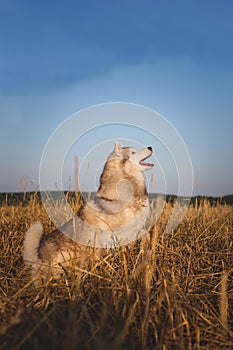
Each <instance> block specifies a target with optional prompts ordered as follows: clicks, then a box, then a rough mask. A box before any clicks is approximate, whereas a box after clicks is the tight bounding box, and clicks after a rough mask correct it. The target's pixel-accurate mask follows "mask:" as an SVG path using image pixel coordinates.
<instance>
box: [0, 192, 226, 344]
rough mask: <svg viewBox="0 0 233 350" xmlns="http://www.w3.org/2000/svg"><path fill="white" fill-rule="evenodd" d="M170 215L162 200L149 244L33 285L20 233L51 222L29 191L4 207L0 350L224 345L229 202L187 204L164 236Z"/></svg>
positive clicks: (49, 225) (108, 254)
mask: <svg viewBox="0 0 233 350" xmlns="http://www.w3.org/2000/svg"><path fill="white" fill-rule="evenodd" d="M72 206H73V207H75V208H76V209H77V207H78V205H77V203H76V202H75V200H73V202H72ZM170 212H171V204H169V203H168V204H166V206H165V208H164V211H163V213H162V215H161V217H160V218H159V220H158V221H157V223H156V225H155V226H154V227H152V228H151V232H150V235H151V240H150V242H147V241H146V240H145V241H143V242H140V241H138V242H135V244H134V245H133V247H131V248H120V249H119V250H117V251H114V252H110V251H108V252H106V254H104V255H103V256H102V257H101V258H100V259H99V260H96V259H93V260H92V259H90V264H89V266H88V268H86V267H85V268H82V267H80V266H73V267H72V268H71V269H70V271H67V273H65V274H64V276H63V277H62V279H60V280H53V279H49V278H48V280H46V281H45V280H43V281H41V283H40V285H39V287H38V288H35V285H34V283H33V282H34V281H32V280H31V278H30V269H29V268H28V267H25V265H24V263H23V260H22V244H23V239H24V235H25V232H26V230H27V229H28V228H29V227H30V225H31V224H32V223H33V222H35V221H38V220H40V221H41V222H42V223H43V225H44V229H45V232H49V231H51V230H52V229H53V228H54V227H53V224H52V223H51V222H50V220H49V218H48V216H47V214H46V212H45V210H44V208H43V206H42V205H41V204H40V203H39V201H38V197H37V196H36V195H35V196H33V195H32V196H31V199H30V200H29V201H28V202H27V203H26V204H25V203H23V202H22V203H20V204H19V205H17V206H13V205H12V206H11V205H7V204H3V205H2V207H1V240H0V244H1V250H0V254H1V257H0V266H1V290H0V314H1V324H0V332H1V338H2V339H1V342H0V348H1V349H164V350H165V349H220V348H222V349H231V348H232V347H233V332H232V330H233V288H232V272H233V247H232V241H233V225H232V221H233V214H232V206H230V205H224V204H222V205H220V204H215V205H210V203H209V202H208V201H203V202H202V203H201V204H200V205H194V206H190V208H189V209H188V211H187V212H186V215H185V217H184V219H183V221H182V222H181V223H180V225H179V226H178V227H177V229H176V230H175V231H174V232H173V233H172V234H170V235H168V234H166V230H165V227H166V222H167V219H168V217H169V215H170ZM38 279H39V277H38Z"/></svg>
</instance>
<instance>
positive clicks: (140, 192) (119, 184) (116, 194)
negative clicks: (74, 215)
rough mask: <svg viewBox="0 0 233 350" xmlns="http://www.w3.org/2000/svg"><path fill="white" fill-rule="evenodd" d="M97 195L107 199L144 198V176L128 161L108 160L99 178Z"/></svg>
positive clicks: (145, 191) (145, 192)
mask: <svg viewBox="0 0 233 350" xmlns="http://www.w3.org/2000/svg"><path fill="white" fill-rule="evenodd" d="M122 163H124V164H122ZM123 165H124V166H123ZM97 195H98V197H101V198H103V199H105V200H107V201H116V200H122V201H125V200H127V201H128V200H129V199H130V198H134V199H136V198H140V199H143V198H146V197H147V190H146V185H145V179H144V176H143V174H142V173H141V172H140V171H138V170H137V169H135V168H133V167H132V166H131V164H130V163H127V162H122V161H120V162H116V161H112V162H111V161H108V162H107V163H106V165H105V167H104V170H103V173H102V175H101V178H100V187H99V189H98V192H97Z"/></svg>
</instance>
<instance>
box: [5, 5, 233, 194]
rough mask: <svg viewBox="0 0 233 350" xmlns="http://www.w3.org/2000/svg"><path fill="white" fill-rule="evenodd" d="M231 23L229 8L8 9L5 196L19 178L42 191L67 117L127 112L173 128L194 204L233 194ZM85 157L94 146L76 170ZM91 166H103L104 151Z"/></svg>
mask: <svg viewBox="0 0 233 350" xmlns="http://www.w3.org/2000/svg"><path fill="white" fill-rule="evenodd" d="M232 16H233V3H232V1H231V0H229V1H228V0H224V1H219V0H206V1H203V0H202V1H198V0H195V1H194V0H193V1H192V0H190V1H187V0H186V1H179V0H177V1H168V0H158V1H145V2H142V1H135V0H134V1H117V2H113V1H85V2H84V1H83V2H81V1H56V2H55V1H54V2H48V1H43V0H41V1H40V2H32V1H24V0H21V1H16V0H15V1H11V0H1V1H0V117H1V129H0V130H1V133H0V147H1V153H0V157H1V158H0V162H1V178H0V191H15V190H16V189H17V184H18V181H19V179H20V177H21V176H24V181H26V179H27V178H30V179H33V180H36V181H38V171H39V163H40V159H41V155H42V151H43V149H44V146H45V144H46V142H47V140H48V138H49V136H50V135H51V133H52V132H53V131H54V129H55V128H56V127H57V126H58V125H59V124H60V123H62V122H63V121H64V120H65V119H66V118H67V117H69V116H70V115H71V114H74V113H76V112H77V111H79V110H80V109H82V108H86V107H89V106H91V105H94V104H100V103H104V102H111V101H125V102H131V103H136V104H141V105H144V106H147V107H149V108H152V109H154V110H156V111H158V112H159V113H160V114H162V115H163V116H164V117H165V118H167V120H168V121H170V123H172V124H173V125H174V127H175V128H176V130H177V131H178V132H179V133H180V135H181V136H182V138H183V139H184V142H185V143H186V146H187V148H188V150H189V153H190V156H191V159H192V163H193V170H194V193H195V194H197V193H198V194H211V195H220V194H229V193H233V162H232V151H233V137H232V130H233V43H232V38H233V21H232ZM80 123H82V124H84V125H85V123H86V120H85V118H83V120H81V121H80ZM153 127H154V126H153ZM155 127H156V125H155ZM114 131H115V133H112V132H111V131H109V130H107V129H105V128H103V131H102V134H101V142H104V140H105V139H106V140H110V139H111V137H112V138H114V137H116V136H117V137H118V138H119V139H122V138H128V139H129V140H135V137H136V136H135V135H136V134H135V132H132V133H131V131H130V130H121V129H120V128H119V129H117V128H115V129H114ZM118 133H119V134H118ZM118 135H119V136H118ZM98 137H99V136H98V135H97V134H95V133H94V134H93V135H91V138H92V141H93V142H95V140H96V142H97V141H98V142H99V138H98ZM139 139H140V141H138V142H139V143H143V144H145V145H146V146H147V145H148V142H147V141H151V140H147V136H146V135H139ZM136 141H137V140H135V142H136ZM152 146H154V145H152ZM80 147H81V148H80ZM106 147H107V150H106V154H107V153H108V152H109V151H111V147H112V145H111V142H110V143H107V144H106ZM88 151H89V145H88V142H86V143H85V142H82V143H81V144H80V145H77V148H76V150H75V152H74V153H75V154H77V155H78V156H79V160H80V163H81V161H82V157H83V156H84V155H85V154H87V153H88ZM159 151H160V148H159V147H158V145H157V150H156V152H159ZM161 155H162V151H161V154H160V157H159V155H158V158H160V159H162V156H161ZM98 157H99V158H98ZM95 160H96V162H97V163H98V162H99V164H102V163H103V151H100V153H99V155H98V152H97V153H96V154H95ZM90 161H91V158H90ZM70 166H72V165H70ZM165 168H166V166H165ZM153 171H154V174H155V179H156V167H155V169H154V170H153ZM68 173H69V171H68ZM68 173H67V174H66V176H67V178H68ZM70 175H71V176H72V175H73V169H70ZM165 176H167V177H168V179H171V178H172V177H173V170H172V167H171V170H170V172H169V169H165ZM51 181H52V182H53V181H54V182H55V181H56V179H51ZM90 181H91V180H90ZM169 181H170V182H169V185H168V188H167V191H169V192H173V193H175V192H176V186H175V185H174V187H173V184H172V181H171V180H169ZM24 183H25V182H24ZM30 186H31V187H30ZM33 186H34V185H28V188H29V189H30V188H33ZM153 186H154V187H153V190H154V191H160V190H161V188H160V187H159V185H158V187H156V180H155V181H154V185H153ZM90 187H91V186H90ZM19 189H21V190H22V185H21V187H20V188H19Z"/></svg>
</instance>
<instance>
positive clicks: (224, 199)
mask: <svg viewBox="0 0 233 350" xmlns="http://www.w3.org/2000/svg"><path fill="white" fill-rule="evenodd" d="M50 193H51V194H52V198H53V200H56V199H58V198H61V197H62V196H63V195H64V194H65V195H66V198H67V200H68V201H69V200H81V201H82V199H86V198H90V197H92V196H93V195H94V193H87V192H84V193H76V192H72V191H65V192H62V191H51V192H50ZM158 197H162V198H163V199H164V200H166V201H167V202H171V203H172V204H173V203H174V202H175V201H176V199H177V196H175V195H163V194H156V193H150V194H149V199H150V200H153V199H157V198H158ZM179 198H180V199H181V200H182V201H188V200H189V198H187V197H179ZM203 200H208V201H209V202H210V203H211V204H212V205H215V204H216V203H220V204H231V205H232V204H233V194H232V195H227V196H221V197H211V196H194V197H192V198H191V204H194V205H200V203H201V202H203ZM32 201H36V202H37V203H38V202H39V203H41V202H42V199H41V193H40V192H12V193H0V205H4V204H5V205H6V204H7V205H27V204H29V203H30V202H32Z"/></svg>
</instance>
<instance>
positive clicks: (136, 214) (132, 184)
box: [23, 141, 154, 276]
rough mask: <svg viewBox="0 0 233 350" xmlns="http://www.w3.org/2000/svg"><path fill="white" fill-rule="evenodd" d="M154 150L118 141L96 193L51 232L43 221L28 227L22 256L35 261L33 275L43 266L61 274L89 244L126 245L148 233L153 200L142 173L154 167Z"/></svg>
mask: <svg viewBox="0 0 233 350" xmlns="http://www.w3.org/2000/svg"><path fill="white" fill-rule="evenodd" d="M151 155H152V147H147V148H145V149H143V150H140V151H136V150H135V149H133V148H131V147H122V146H121V145H120V144H119V142H118V141H115V147H114V150H113V151H112V152H111V154H110V155H109V157H108V159H107V161H106V163H105V166H104V169H103V172H102V174H101V177H100V185H99V189H98V192H97V194H96V196H95V198H94V199H92V200H90V201H87V202H86V203H85V204H84V205H83V206H82V207H81V209H80V210H79V211H78V213H76V215H74V217H73V218H72V219H71V220H70V221H68V222H67V223H66V224H65V225H63V226H62V227H60V228H59V229H57V230H55V231H53V232H51V233H49V234H43V227H42V225H41V223H39V222H37V223H34V224H33V225H32V226H31V228H30V229H29V230H28V231H27V232H26V236H25V240H24V251H23V258H24V261H25V263H26V264H27V265H29V266H31V268H32V276H34V275H35V274H36V273H37V272H38V271H40V272H41V273H42V275H45V274H47V273H48V271H49V273H50V274H52V275H54V276H56V275H58V274H59V275H60V274H61V272H62V271H64V269H65V268H66V267H68V266H70V265H71V264H72V261H74V260H75V259H78V260H80V259H81V256H83V254H85V255H87V250H88V249H96V248H97V250H98V249H99V248H115V247H117V246H119V245H127V244H129V243H131V242H133V241H134V240H136V239H137V238H139V237H141V236H142V234H143V233H145V231H146V229H145V221H146V218H147V216H148V213H149V201H148V194H147V189H146V185H145V178H144V175H143V174H142V173H143V171H145V170H149V169H151V168H152V167H153V166H154V164H152V163H148V162H146V161H145V160H146V159H147V158H149V157H150V156H151ZM87 247H88V248H87ZM84 259H85V257H84Z"/></svg>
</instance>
